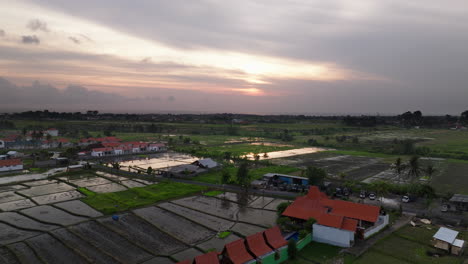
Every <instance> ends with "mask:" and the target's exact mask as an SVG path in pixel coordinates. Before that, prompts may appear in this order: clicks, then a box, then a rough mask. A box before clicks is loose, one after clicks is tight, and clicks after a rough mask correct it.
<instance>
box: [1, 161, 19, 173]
mask: <svg viewBox="0 0 468 264" xmlns="http://www.w3.org/2000/svg"><path fill="white" fill-rule="evenodd" d="M22 169H23V162H22V161H21V160H20V159H2V160H0V172H6V171H18V170H22Z"/></svg>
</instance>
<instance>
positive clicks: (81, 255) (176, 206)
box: [0, 173, 283, 264]
mask: <svg viewBox="0 0 468 264" xmlns="http://www.w3.org/2000/svg"><path fill="white" fill-rule="evenodd" d="M149 183H150V182H147V181H141V180H138V179H136V180H133V179H127V178H125V177H121V176H115V175H111V174H107V173H98V175H83V176H81V177H80V176H76V177H70V178H59V179H56V180H52V181H49V180H37V181H31V182H23V183H21V184H17V185H15V187H14V188H1V189H0V210H2V212H0V261H3V262H2V263H38V262H37V261H38V259H41V260H45V261H47V262H49V263H147V264H151V263H158V264H163V263H174V260H177V261H181V260H185V259H187V258H192V257H194V256H196V255H200V254H202V253H203V252H202V251H201V250H210V249H213V248H216V249H217V250H221V249H222V247H223V246H224V244H226V243H229V242H232V241H234V240H237V239H239V238H242V237H245V236H248V235H251V234H254V233H256V232H259V231H262V230H264V229H265V228H268V227H270V226H272V225H274V224H275V223H274V220H275V219H276V213H275V210H276V204H279V203H280V202H282V201H283V200H278V199H274V198H271V197H258V196H252V195H245V194H236V193H230V192H227V193H226V194H223V195H220V196H218V197H207V196H192V197H186V198H181V199H177V200H173V201H168V202H162V203H160V204H156V205H155V206H149V207H145V208H138V209H134V210H131V211H128V212H125V213H121V214H118V216H119V219H118V220H114V219H113V218H112V217H111V216H105V215H103V214H102V213H100V212H98V211H96V210H95V209H93V208H91V207H89V206H88V205H86V204H85V203H83V202H82V201H80V200H79V198H81V197H82V194H81V193H79V192H78V191H77V190H76V188H78V187H80V186H85V187H86V188H89V189H90V190H91V189H93V188H95V189H94V190H95V191H114V190H117V189H114V188H113V187H111V188H109V185H110V184H111V185H113V186H119V187H118V190H120V189H121V188H123V189H127V188H131V187H134V186H143V185H145V184H149ZM0 187H5V186H0ZM77 194H79V195H77ZM268 208H272V209H268ZM222 231H231V232H233V233H232V234H231V235H229V236H228V237H226V238H223V239H221V238H218V237H217V234H218V232H222ZM169 256H170V258H169Z"/></svg>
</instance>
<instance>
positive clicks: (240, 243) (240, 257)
mask: <svg viewBox="0 0 468 264" xmlns="http://www.w3.org/2000/svg"><path fill="white" fill-rule="evenodd" d="M224 249H225V252H226V254H225V255H227V257H229V259H230V260H231V261H232V263H233V264H243V263H245V262H247V261H250V260H252V259H254V258H253V257H252V255H250V254H249V252H247V249H246V248H245V244H244V239H238V240H236V241H233V242H231V243H229V244H226V245H224Z"/></svg>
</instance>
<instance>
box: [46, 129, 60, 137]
mask: <svg viewBox="0 0 468 264" xmlns="http://www.w3.org/2000/svg"><path fill="white" fill-rule="evenodd" d="M46 135H51V136H52V137H58V135H59V131H58V129H56V128H49V129H47V130H46V131H44V136H46Z"/></svg>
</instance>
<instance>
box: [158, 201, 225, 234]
mask: <svg viewBox="0 0 468 264" xmlns="http://www.w3.org/2000/svg"><path fill="white" fill-rule="evenodd" d="M158 206H159V207H161V208H163V209H165V210H168V211H171V212H173V213H175V214H178V215H181V216H183V217H185V218H188V219H189V220H191V221H193V222H196V223H198V224H200V225H203V226H205V227H208V228H210V229H213V230H216V231H225V230H228V229H229V228H231V227H232V226H233V225H234V222H231V221H228V220H225V219H222V218H219V217H216V216H212V215H207V214H205V213H202V212H198V211H195V210H192V209H189V208H186V207H183V206H180V205H176V204H173V203H162V204H159V205H158Z"/></svg>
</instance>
